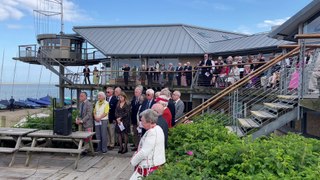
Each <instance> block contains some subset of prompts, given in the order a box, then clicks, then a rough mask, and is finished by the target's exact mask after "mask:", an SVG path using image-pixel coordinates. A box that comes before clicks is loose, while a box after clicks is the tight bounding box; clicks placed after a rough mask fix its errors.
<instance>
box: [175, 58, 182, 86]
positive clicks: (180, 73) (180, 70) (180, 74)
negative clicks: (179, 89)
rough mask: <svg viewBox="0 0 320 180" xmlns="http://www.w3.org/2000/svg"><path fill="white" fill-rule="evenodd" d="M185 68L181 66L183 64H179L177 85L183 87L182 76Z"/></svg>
mask: <svg viewBox="0 0 320 180" xmlns="http://www.w3.org/2000/svg"><path fill="white" fill-rule="evenodd" d="M182 71H183V67H182V66H181V63H178V66H177V68H176V73H177V74H176V79H177V85H178V86H181V76H182Z"/></svg>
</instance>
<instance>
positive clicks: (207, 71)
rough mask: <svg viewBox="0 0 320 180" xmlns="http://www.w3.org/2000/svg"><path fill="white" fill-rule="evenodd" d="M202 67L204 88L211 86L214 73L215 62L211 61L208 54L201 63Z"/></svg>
mask: <svg viewBox="0 0 320 180" xmlns="http://www.w3.org/2000/svg"><path fill="white" fill-rule="evenodd" d="M199 66H202V67H201V76H200V77H199V78H201V81H202V84H201V85H202V86H210V81H211V79H212V73H213V68H214V67H213V66H214V62H213V61H212V60H210V59H209V56H208V54H204V59H203V61H201V63H200V65H199Z"/></svg>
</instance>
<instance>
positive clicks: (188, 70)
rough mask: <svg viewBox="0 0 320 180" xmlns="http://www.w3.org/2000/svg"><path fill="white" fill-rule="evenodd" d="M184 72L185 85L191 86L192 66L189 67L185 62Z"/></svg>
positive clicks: (188, 63)
mask: <svg viewBox="0 0 320 180" xmlns="http://www.w3.org/2000/svg"><path fill="white" fill-rule="evenodd" d="M184 72H185V74H186V80H187V85H188V86H191V82H192V66H191V65H190V62H187V66H185V68H184Z"/></svg>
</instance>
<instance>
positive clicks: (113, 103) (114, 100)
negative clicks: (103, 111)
mask: <svg viewBox="0 0 320 180" xmlns="http://www.w3.org/2000/svg"><path fill="white" fill-rule="evenodd" d="M107 98H108V97H107ZM117 104H118V98H117V97H116V96H112V97H111V100H110V101H109V106H110V110H109V114H108V117H109V123H113V120H116V114H115V113H116V107H117Z"/></svg>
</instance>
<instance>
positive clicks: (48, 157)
mask: <svg viewBox="0 0 320 180" xmlns="http://www.w3.org/2000/svg"><path fill="white" fill-rule="evenodd" d="M117 151H118V149H114V150H112V151H108V153H107V154H105V155H103V154H97V155H96V156H89V155H87V156H81V159H80V161H79V166H78V169H76V170H75V169H74V166H73V165H74V158H75V157H74V156H72V155H70V154H60V153H59V154H52V153H40V154H34V155H33V159H32V160H31V162H30V165H29V167H26V166H25V165H24V163H25V160H26V157H27V156H26V153H23V152H19V153H18V154H17V156H16V161H15V164H14V165H13V166H12V167H8V164H9V163H10V161H11V157H9V156H6V154H0V179H26V180H29V179H36V180H40V179H48V180H49V179H54V180H56V179H64V180H69V179H106V180H109V179H110V180H113V179H114V180H116V179H117V180H118V179H129V178H130V176H131V174H132V173H133V167H132V166H131V165H130V159H131V157H132V155H133V152H128V153H126V154H118V153H117Z"/></svg>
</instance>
